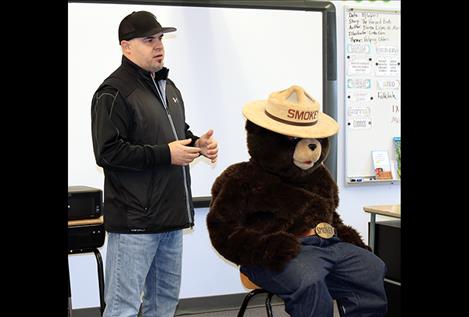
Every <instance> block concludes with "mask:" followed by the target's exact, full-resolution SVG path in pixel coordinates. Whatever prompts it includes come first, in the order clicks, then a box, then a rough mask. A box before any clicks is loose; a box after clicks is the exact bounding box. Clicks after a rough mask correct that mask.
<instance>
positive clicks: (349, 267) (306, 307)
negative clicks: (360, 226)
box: [240, 236, 387, 317]
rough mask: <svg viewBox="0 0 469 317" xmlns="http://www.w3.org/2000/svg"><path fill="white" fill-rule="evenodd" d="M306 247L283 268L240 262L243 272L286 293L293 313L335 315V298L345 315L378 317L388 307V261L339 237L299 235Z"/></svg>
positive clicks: (297, 316) (287, 305)
mask: <svg viewBox="0 0 469 317" xmlns="http://www.w3.org/2000/svg"><path fill="white" fill-rule="evenodd" d="M300 242H301V251H300V253H299V254H298V256H297V257H295V258H294V259H293V260H291V261H290V262H289V263H288V264H287V265H286V266H285V268H284V269H283V270H282V271H281V272H274V271H271V270H268V269H264V268H261V267H259V266H241V268H240V269H241V272H243V273H244V274H246V275H247V276H248V277H249V279H250V280H251V281H253V282H254V283H256V284H257V285H259V286H261V287H262V288H264V289H265V290H267V291H269V292H272V293H274V294H276V295H278V296H279V297H280V298H282V299H283V300H284V302H285V311H286V312H287V313H289V314H290V315H291V317H312V316H314V317H332V316H333V311H334V306H333V300H334V299H335V300H337V301H338V302H339V303H340V304H341V305H342V307H343V313H344V314H343V316H346V317H378V316H384V315H385V313H386V311H387V300H386V292H385V290H384V274H385V271H386V268H385V264H384V262H383V261H382V260H381V259H380V258H378V257H377V256H376V255H375V254H373V253H372V252H370V251H368V250H365V249H363V248H360V247H357V246H355V245H353V244H351V243H347V242H343V241H341V240H340V239H339V238H338V237H332V238H330V239H323V238H320V237H319V236H308V237H304V238H301V239H300Z"/></svg>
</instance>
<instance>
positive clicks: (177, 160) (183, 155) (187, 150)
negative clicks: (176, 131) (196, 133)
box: [168, 139, 201, 165]
mask: <svg viewBox="0 0 469 317" xmlns="http://www.w3.org/2000/svg"><path fill="white" fill-rule="evenodd" d="M191 142H192V139H185V140H177V141H173V142H171V143H169V144H168V146H169V151H170V152H171V164H173V165H188V164H189V163H191V162H192V161H193V160H194V159H195V158H197V157H199V155H200V152H201V149H200V148H198V147H192V146H187V145H188V144H190V143H191Z"/></svg>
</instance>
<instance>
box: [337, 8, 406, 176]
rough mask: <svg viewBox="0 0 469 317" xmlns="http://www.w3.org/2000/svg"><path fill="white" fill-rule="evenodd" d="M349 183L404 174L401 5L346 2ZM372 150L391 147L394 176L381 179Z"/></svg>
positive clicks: (346, 158) (346, 99)
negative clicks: (399, 148)
mask: <svg viewBox="0 0 469 317" xmlns="http://www.w3.org/2000/svg"><path fill="white" fill-rule="evenodd" d="M344 10H345V12H344V19H345V21H344V27H345V30H344V36H345V41H344V49H345V52H344V60H345V82H344V83H345V84H344V87H345V95H344V100H345V102H344V105H345V116H344V118H345V120H344V122H345V162H346V164H345V165H346V183H347V184H357V183H367V182H368V183H369V182H374V183H380V182H394V181H396V180H398V178H399V177H398V174H397V168H396V167H397V157H396V153H395V149H394V145H393V138H395V137H400V127H401V122H400V121H401V119H400V113H401V97H400V95H401V94H400V92H401V86H400V84H401V78H400V76H401V72H400V68H401V65H400V60H401V59H400V54H401V49H400V47H401V45H400V43H401V42H400V34H401V29H400V11H398V10H392V11H391V10H376V9H367V8H363V7H360V8H353V7H345V8H344ZM372 151H386V152H387V153H388V157H389V159H390V162H391V171H392V172H393V180H388V181H382V180H376V177H375V174H374V171H373V161H372V155H371V153H372Z"/></svg>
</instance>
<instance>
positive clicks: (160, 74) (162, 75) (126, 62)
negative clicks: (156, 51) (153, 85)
mask: <svg viewBox="0 0 469 317" xmlns="http://www.w3.org/2000/svg"><path fill="white" fill-rule="evenodd" d="M122 65H123V66H125V67H128V68H130V69H132V70H133V71H135V72H137V73H138V74H139V75H140V76H142V77H143V78H144V79H145V80H149V81H151V73H150V72H149V71H147V70H144V69H143V68H141V67H140V66H138V65H137V64H135V63H134V62H132V61H131V60H130V59H128V58H127V57H125V56H124V55H122ZM168 73H169V69H168V68H166V67H163V68H162V69H160V70H159V71H157V72H156V73H155V81H156V82H158V81H159V80H162V79H163V80H166V79H167V78H168Z"/></svg>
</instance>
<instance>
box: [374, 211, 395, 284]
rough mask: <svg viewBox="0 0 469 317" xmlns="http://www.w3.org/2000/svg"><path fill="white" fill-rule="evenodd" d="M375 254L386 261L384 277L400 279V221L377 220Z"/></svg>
mask: <svg viewBox="0 0 469 317" xmlns="http://www.w3.org/2000/svg"><path fill="white" fill-rule="evenodd" d="M374 252H375V254H376V255H377V256H379V257H380V258H381V260H383V261H384V263H386V267H387V272H386V278H387V279H390V280H393V281H397V282H400V281H401V221H400V220H390V221H378V222H376V230H375V250H374Z"/></svg>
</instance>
